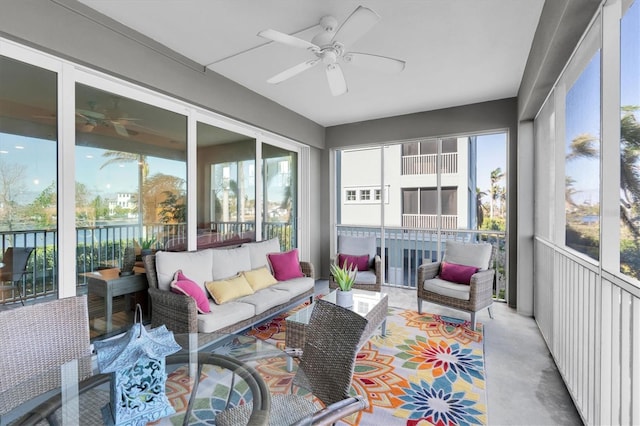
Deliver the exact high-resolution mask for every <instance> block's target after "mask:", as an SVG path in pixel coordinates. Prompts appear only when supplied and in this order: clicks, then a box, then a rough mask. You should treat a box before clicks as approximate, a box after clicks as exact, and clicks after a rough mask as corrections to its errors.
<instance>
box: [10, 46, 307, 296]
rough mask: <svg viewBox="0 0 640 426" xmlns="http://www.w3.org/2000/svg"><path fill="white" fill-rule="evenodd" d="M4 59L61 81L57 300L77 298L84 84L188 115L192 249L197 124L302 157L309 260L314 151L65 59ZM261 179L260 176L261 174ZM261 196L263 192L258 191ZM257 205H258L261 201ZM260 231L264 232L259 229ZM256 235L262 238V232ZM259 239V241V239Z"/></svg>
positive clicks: (301, 240)
mask: <svg viewBox="0 0 640 426" xmlns="http://www.w3.org/2000/svg"><path fill="white" fill-rule="evenodd" d="M0 55H3V56H6V57H8V58H12V59H16V60H19V61H22V62H25V63H27V64H30V65H34V66H38V67H42V68H44V69H47V70H50V71H54V72H56V73H57V76H58V80H57V82H58V159H57V162H58V163H57V166H58V191H59V192H58V200H59V203H58V216H59V217H58V230H59V235H60V236H61V237H59V246H58V247H59V253H58V265H59V269H58V297H61V298H62V297H69V296H74V295H75V294H76V262H75V260H76V256H75V249H76V239H75V238H64V237H62V236H65V235H68V236H75V227H76V224H75V220H76V219H75V161H76V155H75V148H76V146H75V145H76V136H75V133H76V123H75V84H76V83H81V84H84V85H87V86H91V87H95V88H97V89H100V90H104V91H108V92H111V93H114V94H116V95H120V96H123V97H128V98H132V99H135V100H137V101H140V102H144V103H147V104H149V105H152V106H156V107H158V108H162V109H165V110H168V111H172V112H175V113H178V114H183V115H185V116H186V117H187V238H188V250H195V248H196V240H197V238H196V236H197V209H196V205H197V202H198V200H197V191H196V190H197V187H196V185H197V173H196V168H197V162H196V160H197V159H196V124H197V122H198V121H202V122H205V123H207V124H211V125H214V126H218V127H221V128H224V129H227V130H231V131H235V132H237V133H242V134H246V135H247V136H249V137H253V138H255V139H256V145H257V146H258V155H257V158H261V157H260V152H261V151H260V146H261V144H263V143H265V144H269V145H274V146H278V147H280V148H283V149H287V150H290V151H295V152H296V153H297V154H298V161H297V175H298V188H297V198H298V210H297V218H296V219H297V224H298V227H297V229H298V231H297V233H298V235H297V241H298V249H299V251H300V256H301V257H302V258H305V257H309V252H310V242H309V235H310V226H309V220H308V218H309V209H310V207H309V206H310V196H309V194H310V191H309V186H310V178H309V176H308V170H309V169H310V167H309V163H310V148H309V147H308V146H306V145H304V144H301V143H299V142H297V141H294V140H292V139H289V138H286V137H283V136H280V135H277V134H275V133H271V132H270V131H268V130H265V129H261V128H259V127H256V126H253V125H250V124H247V123H242V122H239V121H237V120H234V119H231V118H228V117H225V116H223V115H220V114H217V113H214V112H212V111H208V110H205V109H203V108H200V107H197V106H195V105H192V104H189V103H188V102H185V101H182V100H179V99H177V98H173V97H171V96H168V95H165V94H162V93H160V92H157V91H154V90H152V89H148V88H144V87H142V86H139V85H136V84H134V83H131V82H128V81H125V80H122V79H120V78H117V77H115V76H111V75H109V74H106V73H103V72H101V71H97V70H94V69H91V68H89V67H86V66H84V65H79V64H76V63H73V62H71V61H69V60H67V59H62V58H59V57H56V56H54V55H51V54H48V53H44V52H40V51H38V50H37V49H33V48H30V47H26V46H24V45H21V44H20V43H17V42H14V41H10V40H7V39H4V38H0ZM256 175H259V173H258V171H256ZM256 191H257V194H260V193H261V189H260V188H258V187H257V188H256ZM256 203H258V200H256ZM258 231H259V230H258ZM256 235H258V236H259V235H261V233H260V232H257V233H256ZM258 238H259V237H258Z"/></svg>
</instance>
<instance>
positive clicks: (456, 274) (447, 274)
mask: <svg viewBox="0 0 640 426" xmlns="http://www.w3.org/2000/svg"><path fill="white" fill-rule="evenodd" d="M476 272H478V268H476V267H475V266H466V265H458V264H457V263H447V262H442V264H441V265H440V278H441V279H443V280H445V281H451V282H454V283H459V284H469V282H470V281H471V276H472V275H473V274H475V273H476Z"/></svg>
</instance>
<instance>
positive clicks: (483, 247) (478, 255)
mask: <svg viewBox="0 0 640 426" xmlns="http://www.w3.org/2000/svg"><path fill="white" fill-rule="evenodd" d="M492 248H493V247H492V246H491V244H489V243H460V242H457V241H447V245H446V248H445V252H444V258H443V260H444V261H445V262H449V263H457V264H458V265H467V266H475V267H476V268H480V269H488V267H489V259H490V258H491V249H492Z"/></svg>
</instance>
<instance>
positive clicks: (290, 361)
mask: <svg viewBox="0 0 640 426" xmlns="http://www.w3.org/2000/svg"><path fill="white" fill-rule="evenodd" d="M287 371H288V372H289V373H291V372H292V371H293V357H291V356H288V357H287Z"/></svg>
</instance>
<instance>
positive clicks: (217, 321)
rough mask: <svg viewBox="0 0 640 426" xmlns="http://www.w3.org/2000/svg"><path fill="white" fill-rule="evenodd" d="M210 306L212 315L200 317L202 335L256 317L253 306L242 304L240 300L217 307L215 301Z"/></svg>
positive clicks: (199, 325) (199, 330) (199, 328)
mask: <svg viewBox="0 0 640 426" xmlns="http://www.w3.org/2000/svg"><path fill="white" fill-rule="evenodd" d="M209 306H210V307H211V312H210V313H208V314H203V315H198V332H200V333H212V332H214V331H216V330H220V329H221V328H224V327H228V326H230V325H233V324H236V323H238V322H240V321H244V320H246V319H248V318H251V317H253V316H254V315H255V308H254V306H253V305H252V304H250V303H242V302H240V301H238V300H234V301H232V302H228V303H223V304H222V305H217V304H216V303H215V302H214V301H213V300H210V301H209Z"/></svg>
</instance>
